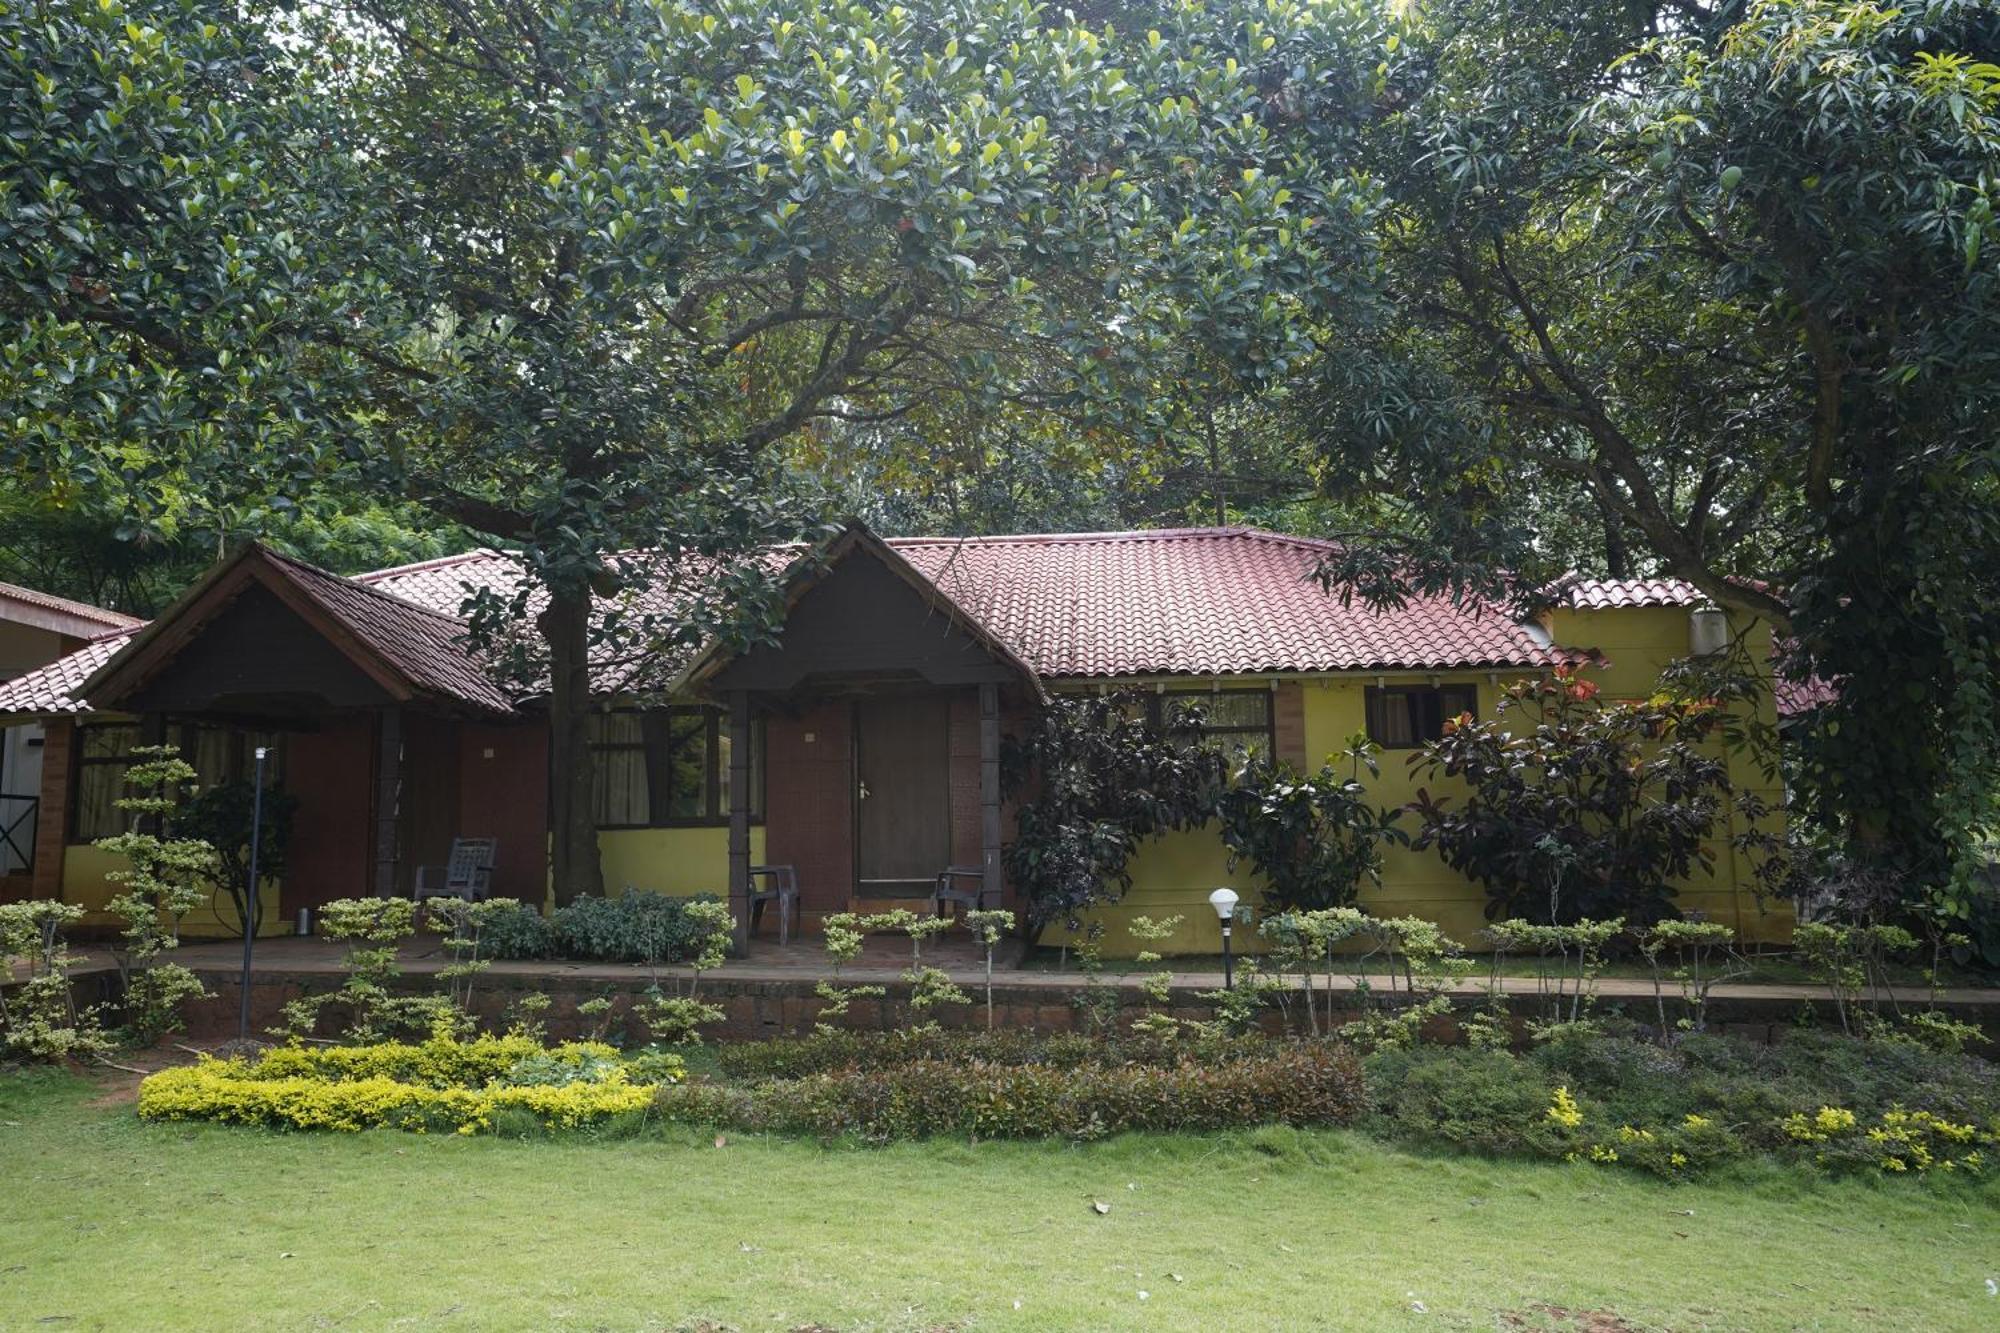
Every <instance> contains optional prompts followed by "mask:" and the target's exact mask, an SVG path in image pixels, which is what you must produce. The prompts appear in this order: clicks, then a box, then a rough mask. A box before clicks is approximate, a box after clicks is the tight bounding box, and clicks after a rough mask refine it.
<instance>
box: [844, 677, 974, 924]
mask: <svg viewBox="0 0 2000 1333" xmlns="http://www.w3.org/2000/svg"><path fill="white" fill-rule="evenodd" d="M950 747H951V733H950V703H949V701H948V700H947V699H946V698H945V696H944V695H942V694H916V695H905V696H903V697H901V698H895V699H871V700H867V701H865V702H862V703H859V704H856V705H855V709H854V772H855V779H856V780H855V786H854V831H855V838H854V860H855V879H856V880H857V881H858V882H857V884H856V886H855V895H856V896H857V897H861V898H889V897H897V896H916V895H923V894H928V893H929V892H930V891H931V884H932V881H933V880H935V879H936V877H937V873H938V871H940V870H942V869H944V868H945V865H946V864H947V863H948V862H949V861H950V860H951V783H950Z"/></svg>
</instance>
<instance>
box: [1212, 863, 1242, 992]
mask: <svg viewBox="0 0 2000 1333" xmlns="http://www.w3.org/2000/svg"><path fill="white" fill-rule="evenodd" d="M1208 905H1209V906H1210V907H1213V908H1214V909H1215V915H1216V919H1217V920H1219V921H1221V922H1222V989H1224V990H1235V989H1236V964H1235V960H1234V959H1232V958H1231V957H1230V954H1229V926H1230V923H1231V922H1233V921H1234V920H1235V919H1236V890H1234V889H1230V888H1221V889H1217V890H1216V891H1215V892H1214V893H1211V894H1209V895H1208Z"/></svg>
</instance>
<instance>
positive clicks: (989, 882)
mask: <svg viewBox="0 0 2000 1333" xmlns="http://www.w3.org/2000/svg"><path fill="white" fill-rule="evenodd" d="M979 898H980V902H981V904H982V905H990V906H995V907H997V906H998V905H999V903H1000V687H999V686H998V685H995V684H993V683H991V682H990V681H989V682H986V683H984V684H982V685H980V687H979Z"/></svg>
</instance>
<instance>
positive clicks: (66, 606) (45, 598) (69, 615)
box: [0, 583, 146, 638]
mask: <svg viewBox="0 0 2000 1333" xmlns="http://www.w3.org/2000/svg"><path fill="white" fill-rule="evenodd" d="M8 602H16V603H19V604H21V605H23V606H27V607H32V608H35V609H37V610H41V611H48V612H52V613H53V614H54V615H55V616H57V617H59V618H60V619H63V620H69V621H81V622H83V624H84V625H87V626H90V627H91V628H87V629H85V628H82V627H79V629H78V630H77V631H75V632H76V633H77V634H78V637H83V638H87V637H90V636H92V635H95V634H100V633H102V632H104V631H105V630H113V629H136V628H138V627H139V626H140V625H143V624H145V623H146V622H145V621H143V620H141V619H139V617H137V616H128V615H126V614H125V613H124V612H123V611H107V610H105V609H104V608H103V607H101V606H92V605H91V604H90V603H89V602H78V601H73V600H72V599H70V598H68V597H58V596H56V595H55V594H54V593H52V592H43V591H42V590H41V589H39V588H24V587H22V586H21V585H20V584H18V583H0V608H3V607H4V606H5V604H6V603H8ZM5 614H6V613H5V611H4V610H0V617H4V616H5ZM64 632H66V633H67V632H71V631H67V630H65V631H64Z"/></svg>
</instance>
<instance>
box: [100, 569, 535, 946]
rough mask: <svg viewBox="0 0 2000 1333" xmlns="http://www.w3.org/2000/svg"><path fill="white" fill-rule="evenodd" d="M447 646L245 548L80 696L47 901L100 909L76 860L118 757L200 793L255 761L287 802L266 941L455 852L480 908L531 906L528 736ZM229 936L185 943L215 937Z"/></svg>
mask: <svg viewBox="0 0 2000 1333" xmlns="http://www.w3.org/2000/svg"><path fill="white" fill-rule="evenodd" d="M461 632H462V627H461V626H460V625H459V624H458V623H457V622H456V621H453V620H451V619H449V618H448V617H443V616H439V615H437V614H435V613H433V612H430V611H426V610H424V609H422V608H420V607H417V606H413V605H411V604H409V603H407V602H404V601H401V600H400V599H397V598H393V597H390V596H387V595H386V594H383V593H380V592H376V591H374V590H372V589H369V588H367V587H365V586H362V585H359V584H356V583H353V582H351V581H349V580H345V579H340V578H337V577H335V576H333V575H329V574H326V573H325V572H324V571H321V570H317V569H314V568H312V567H311V566H308V565H304V564H301V563H299V562H296V561H291V560H288V559H286V558H284V557H282V556H278V555H276V554H274V553H272V552H270V551H267V550H264V549H262V548H259V547H255V546H253V547H250V548H247V549H246V550H244V551H243V552H241V553H239V554H238V555H237V556H236V557H234V558H233V559H231V560H229V561H227V562H225V563H224V564H223V565H221V566H219V567H218V568H217V569H216V570H214V571H212V572H211V573H210V574H209V575H208V576H207V577H206V578H204V579H203V580H202V581H201V582H200V583H199V584H197V585H196V586H195V587H194V588H193V589H191V590H190V591H189V592H188V593H187V594H186V595H185V596H184V597H183V598H181V600H180V601H179V602H177V603H176V604H175V605H174V606H173V607H172V608H170V609H169V610H168V611H167V612H165V613H163V614H162V615H161V616H160V617H159V618H158V619H156V620H155V621H154V622H153V623H152V624H151V625H149V626H148V627H147V628H146V629H145V630H143V631H141V632H140V633H139V634H138V635H136V636H135V637H134V639H133V640H132V642H131V643H130V644H128V645H127V646H126V647H125V648H124V649H123V650H122V651H120V652H119V653H118V654H116V656H114V657H113V658H112V659H111V660H110V661H108V662H107V663H106V664H105V666H104V667H103V668H102V669H100V670H99V671H97V672H96V673H95V674H94V675H93V676H92V677H91V678H90V679H89V680H88V681H87V682H86V683H85V685H84V687H83V688H84V693H85V695H86V696H87V697H88V698H89V699H90V700H91V702H92V705H93V711H92V713H91V714H89V715H88V716H87V717H86V718H84V719H83V720H81V721H80V722H79V723H77V724H75V725H74V726H73V727H69V728H67V729H66V730H65V732H64V737H63V747H64V762H66V763H67V764H68V765H69V766H70V768H71V770H72V772H73V777H72V783H71V791H72V799H71V801H70V806H71V809H70V812H69V821H68V828H67V830H66V836H65V842H66V843H67V844H68V845H67V848H66V854H67V859H68V860H69V861H70V862H71V863H72V864H71V865H70V866H69V867H67V868H66V872H65V875H64V881H65V883H66V885H73V886H76V887H79V888H81V889H83V890H85V891H86V892H90V891H95V892H94V893H92V896H101V894H102V888H101V880H102V870H103V869H104V868H106V867H104V866H99V865H98V864H97V862H98V861H99V860H100V859H101V858H102V856H103V854H102V853H99V852H97V850H96V849H95V848H94V847H91V846H89V843H90V841H91V840H92V839H94V838H95V837H98V836H102V835H103V834H105V833H107V832H110V831H112V830H113V829H114V828H116V827H119V826H122V823H123V817H122V815H121V814H120V813H119V812H118V811H117V810H116V807H115V804H114V802H115V800H116V797H117V795H118V794H119V792H120V791H121V790H122V787H123V769H124V767H125V765H126V764H127V763H128V762H129V761H130V757H131V752H132V750H133V749H134V748H135V747H138V746H144V745H157V744H173V745H176V746H178V747H179V748H180V749H181V752H182V754H183V755H184V756H185V757H187V758H188V759H190V761H191V762H193V763H195V765H196V767H197V769H198V770H200V771H201V782H202V784H203V785H207V784H209V783H213V782H217V781H227V780H247V779H248V778H250V776H251V773H252V771H253V769H252V760H251V751H252V749H253V747H257V746H262V747H264V748H265V749H266V750H267V751H268V756H267V761H266V775H267V781H268V782H270V783H271V785H274V786H281V787H282V788H283V790H284V791H285V792H286V793H287V794H288V795H289V796H291V797H292V798H293V799H294V800H295V801H296V808H295V813H294V815H293V818H292V825H291V838H290V845H289V848H288V849H287V856H286V862H287V864H286V870H285V872H284V874H283V876H282V879H281V880H280V881H278V882H273V883H267V884H266V886H265V892H264V929H265V931H266V933H277V932H279V931H282V930H284V929H287V928H289V925H290V923H291V922H292V921H293V920H294V918H295V917H296V916H297V914H298V912H299V911H300V909H302V908H316V907H317V906H318V905H319V904H321V903H324V902H326V901H328V900H329V899H332V898H340V897H354V896H360V895H365V894H370V893H376V894H404V895H407V894H408V893H410V891H411V890H412V888H413V887H414V880H415V876H416V871H417V867H418V866H420V865H439V864H442V863H443V861H444V859H445V857H446V855H447V854H448V852H449V849H450V845H451V840H452V839H453V838H454V837H459V836H488V837H496V838H498V839H499V851H500V855H499V859H498V863H497V864H496V867H495V875H494V892H496V893H505V894H508V895H510V896H518V897H523V898H528V899H531V900H534V899H538V898H539V897H540V895H541V893H542V892H543V891H544V888H545V885H546V882H547V872H546V869H545V864H546V852H545V846H544V844H545V842H546V836H545V834H544V833H543V832H542V830H544V829H545V828H546V813H545V809H546V782H547V772H546V771H547V757H546V748H547V747H546V740H545V733H544V731H543V728H542V726H541V724H540V722H539V719H531V718H525V717H522V716H521V715H520V714H518V713H517V712H516V711H515V710H514V708H513V706H512V704H511V703H510V702H509V700H508V699H507V697H506V696H505V695H504V694H503V693H502V692H501V691H500V690H499V689H498V688H497V687H496V686H494V685H493V684H492V683H491V682H490V681H489V680H487V679H486V677H485V676H484V675H483V674H482V673H479V672H477V671H476V669H469V668H470V664H469V660H468V659H467V658H466V657H465V654H464V653H463V651H462V649H460V648H459V647H458V645H457V643H456V639H457V636H458V635H459V634H460V633H461ZM93 872H94V873H93ZM93 880H95V881H98V883H93V882H92V881H93ZM87 905H91V906H95V905H97V904H95V903H94V902H89V903H87ZM211 917H212V918H213V919H210V918H211ZM228 917H229V914H228V913H227V912H226V911H221V910H218V911H217V912H215V913H204V914H198V915H197V916H196V917H194V918H191V919H190V923H189V924H190V927H191V928H192V932H193V933H202V932H203V931H204V930H216V929H220V930H229V929H233V928H234V927H235V922H234V920H233V918H229V919H224V918H228Z"/></svg>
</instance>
